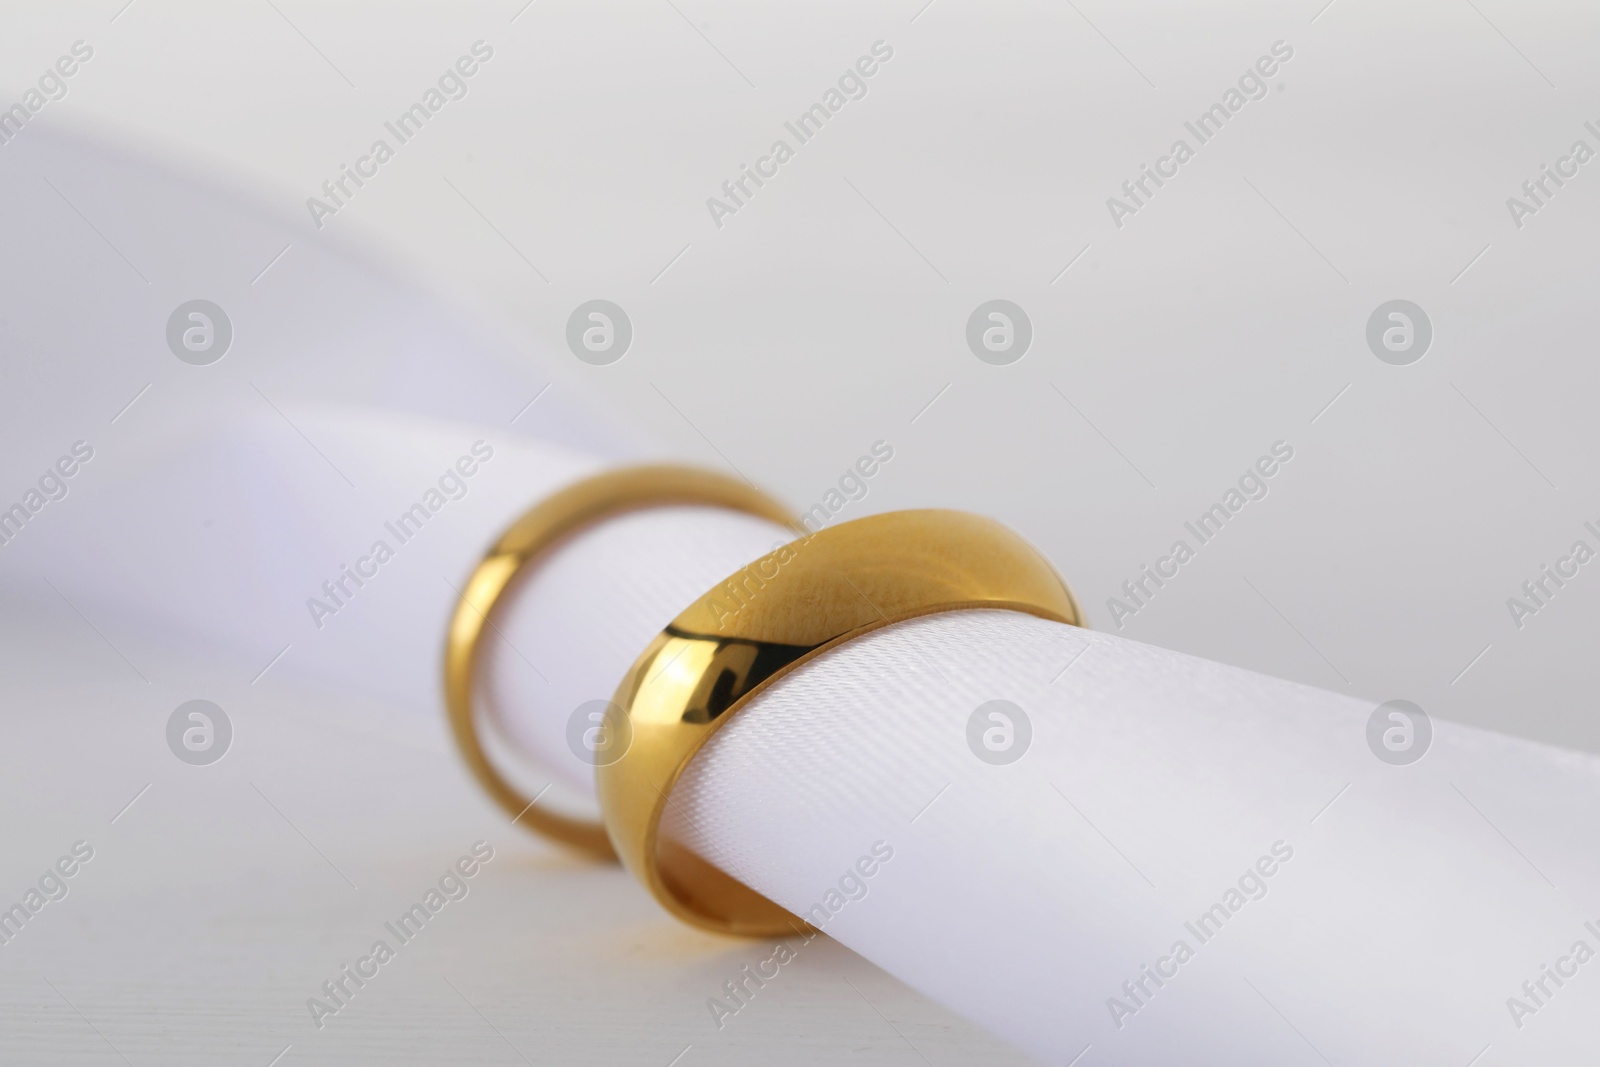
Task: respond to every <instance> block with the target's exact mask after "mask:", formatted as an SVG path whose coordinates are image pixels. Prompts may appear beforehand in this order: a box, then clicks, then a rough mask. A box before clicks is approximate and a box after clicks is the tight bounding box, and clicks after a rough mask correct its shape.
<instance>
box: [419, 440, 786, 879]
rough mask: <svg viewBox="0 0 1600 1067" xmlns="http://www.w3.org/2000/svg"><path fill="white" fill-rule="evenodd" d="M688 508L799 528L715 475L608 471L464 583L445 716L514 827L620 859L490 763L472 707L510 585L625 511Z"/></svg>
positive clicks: (515, 528) (762, 498) (525, 518)
mask: <svg viewBox="0 0 1600 1067" xmlns="http://www.w3.org/2000/svg"><path fill="white" fill-rule="evenodd" d="M685 504H687V505H702V506H710V507H720V508H727V509H729V510H733V511H742V512H746V513H748V514H751V515H756V516H759V517H760V518H764V519H769V520H771V521H773V522H776V523H780V524H782V525H785V526H789V525H792V524H793V521H794V520H793V518H792V516H791V514H790V512H789V511H788V510H787V509H786V508H785V507H784V506H783V505H782V504H780V503H779V502H778V501H776V500H774V499H773V498H772V497H769V496H767V495H766V494H765V493H762V492H761V491H760V490H758V489H755V488H753V487H751V486H750V485H747V484H746V483H744V482H742V481H739V480H737V479H734V478H731V477H728V476H725V475H721V474H716V473H714V472H711V471H704V470H698V469H695V468H692V467H679V466H668V465H659V466H640V467H624V468H621V469H617V470H609V471H605V472H603V473H601V474H596V475H593V476H591V477H588V478H584V479H582V480H581V481H578V482H574V483H573V484H572V485H569V486H567V487H566V488H564V489H561V490H559V491H557V492H555V493H553V494H551V495H550V496H548V497H546V498H545V499H544V500H541V501H540V502H539V503H538V504H536V505H534V506H533V507H532V508H530V509H529V510H528V511H527V512H525V513H524V514H523V515H522V516H521V517H520V518H519V519H517V520H516V521H515V522H514V523H512V524H511V526H510V527H509V528H508V529H507V530H506V532H505V533H504V534H502V535H501V537H500V539H499V540H498V541H496V542H495V543H494V545H493V547H491V548H490V549H489V551H488V553H487V554H486V555H485V556H484V557H483V559H482V560H481V561H480V562H479V563H478V565H477V567H476V568H474V570H473V572H472V576H471V577H470V578H468V579H467V585H466V588H465V589H464V590H463V592H462V595H461V597H460V599H459V600H458V601H457V602H456V608H455V613H454V614H453V615H452V617H451V619H450V628H449V630H448V632H447V634H446V637H445V655H444V695H445V708H446V712H447V714H448V716H449V720H450V732H451V734H452V735H454V737H455V740H456V746H457V747H458V748H459V749H460V750H461V755H462V756H463V758H465V760H466V763H467V767H468V769H469V770H471V772H472V775H473V777H474V778H476V779H477V780H478V783H479V784H480V785H482V786H483V788H484V789H486V790H487V791H488V793H489V795H490V796H491V797H493V798H494V800H495V802H496V803H498V804H499V805H500V807H501V808H503V809H504V810H505V811H507V812H508V813H510V814H511V816H512V818H513V821H514V822H521V823H523V824H526V825H528V826H531V827H532V828H533V829H534V830H537V831H538V832H539V833H542V834H544V835H545V836H547V837H551V838H554V839H556V840H557V841H561V842H563V843H565V844H567V845H571V846H572V847H574V848H576V849H579V850H580V851H583V852H587V853H589V854H591V855H594V856H598V857H601V858H604V859H610V858H613V857H614V855H615V853H614V852H613V850H612V848H611V842H610V839H609V838H608V837H607V835H606V830H605V827H604V826H602V825H601V824H600V823H598V822H595V821H593V820H589V819H582V818H574V817H572V816H568V815H563V814H561V813H560V812H557V811H553V810H549V809H548V808H537V807H535V806H534V798H529V797H527V796H525V795H523V793H522V791H521V790H520V789H518V788H517V787H516V786H515V785H514V784H512V782H510V781H509V780H508V779H507V778H506V777H505V776H504V775H503V774H501V773H500V771H499V769H498V768H496V767H495V765H494V763H493V762H492V761H491V760H490V759H489V756H488V753H487V752H486V751H485V749H484V746H483V743H482V740H481V739H480V737H479V735H478V723H477V716H476V714H475V711H474V705H473V689H474V682H475V674H476V670H477V662H478V650H479V644H480V641H481V640H482V637H483V633H484V630H485V628H486V627H489V626H492V625H493V621H492V620H493V617H494V614H495V608H496V605H497V604H498V602H499V601H500V598H501V595H502V594H503V593H504V592H505V590H506V588H507V587H508V586H509V585H510V584H511V582H512V580H513V579H515V578H516V576H517V575H518V574H519V573H521V572H522V570H523V569H524V568H525V567H528V566H529V565H530V564H534V563H536V562H537V561H538V560H539V559H540V558H541V557H543V556H545V555H546V554H547V553H549V552H550V551H551V550H552V549H554V548H556V547H557V546H559V545H560V544H561V543H562V542H563V541H564V540H565V539H566V538H568V537H570V536H572V535H573V534H576V533H578V532H580V531H582V530H584V529H586V528H587V527H590V526H592V525H594V524H595V523H598V522H601V521H604V520H605V519H609V518H613V517H615V516H617V515H621V514H624V513H626V512H631V511H639V510H642V509H645V508H655V507H670V506H674V505H685Z"/></svg>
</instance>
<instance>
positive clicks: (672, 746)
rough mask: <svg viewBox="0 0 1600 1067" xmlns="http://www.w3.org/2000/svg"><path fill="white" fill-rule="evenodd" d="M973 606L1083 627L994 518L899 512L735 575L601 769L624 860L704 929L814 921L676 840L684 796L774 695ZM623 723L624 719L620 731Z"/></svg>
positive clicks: (685, 638) (632, 687) (697, 614)
mask: <svg viewBox="0 0 1600 1067" xmlns="http://www.w3.org/2000/svg"><path fill="white" fill-rule="evenodd" d="M963 608H1003V609H1008V610H1011V611H1021V612H1026V613H1028V614H1030V615H1036V616H1039V617H1040V618H1045V619H1052V620H1055V621H1057V622H1064V623H1069V624H1071V625H1074V626H1076V625H1080V624H1081V622H1080V620H1081V618H1082V615H1081V613H1080V612H1079V610H1078V605H1077V603H1076V602H1075V601H1074V600H1073V598H1072V593H1071V591H1069V590H1068V588H1067V586H1066V583H1065V582H1063V581H1062V580H1061V577H1060V576H1059V575H1058V574H1057V573H1056V572H1055V569H1054V568H1053V567H1051V565H1050V563H1049V562H1048V561H1047V560H1046V559H1045V558H1044V557H1043V556H1042V555H1040V553H1039V552H1038V551H1037V550H1036V549H1034V548H1033V546H1032V545H1030V544H1028V542H1026V541H1025V540H1023V539H1022V538H1021V537H1020V536H1019V535H1017V534H1015V533H1013V532H1012V531H1011V530H1009V529H1007V528H1006V527H1004V526H1002V525H1000V524H999V523H997V522H994V521H993V520H990V519H986V518H983V517H981V516H978V515H971V514H967V513H965V512H960V511H936V510H925V511H898V512H890V513H887V514H883V515H874V516H871V517H869V518H864V519H857V520H855V521H853V522H846V523H841V524H839V525H837V526H830V527H826V528H824V529H822V530H820V531H818V532H816V533H813V534H809V535H807V536H805V537H802V538H801V539H800V540H798V541H795V542H792V543H790V544H788V545H785V546H783V547H782V548H779V549H777V550H776V551H774V552H772V553H771V554H769V555H767V556H763V557H762V558H761V559H759V560H757V561H756V562H754V563H752V564H750V565H749V566H746V567H744V568H743V569H741V570H739V571H737V572H735V573H734V574H733V575H732V576H730V577H729V578H728V579H727V580H726V581H724V582H722V583H721V584H719V585H718V586H717V587H716V588H714V589H712V590H711V591H710V592H708V593H706V594H705V595H704V596H702V597H701V598H700V599H699V600H697V601H695V602H694V603H693V604H691V605H690V606H689V607H688V608H687V609H686V610H685V611H684V612H683V613H682V614H680V615H679V616H678V617H677V618H676V619H674V620H673V621H672V623H671V624H670V625H668V626H667V628H666V629H665V630H663V631H662V632H661V633H660V634H659V635H657V637H656V638H655V640H654V641H652V642H651V643H650V646H649V647H648V648H646V649H645V651H644V653H643V655H641V656H640V657H639V659H638V660H637V661H636V662H635V663H634V665H633V667H632V668H631V669H630V670H629V671H628V673H627V675H626V676H625V677H624V678H623V681H622V684H621V686H620V687H619V688H618V689H617V695H616V698H615V701H614V703H615V704H616V706H617V708H619V709H621V711H622V714H624V715H626V716H627V719H628V722H627V724H626V726H627V727H631V732H632V743H631V745H630V747H629V748H628V750H627V752H626V754H625V755H623V756H622V757H621V758H620V759H618V760H617V761H615V762H614V763H610V764H608V765H605V766H601V767H598V768H597V769H596V775H595V782H596V785H597V787H598V790H599V795H600V810H601V814H602V817H603V818H604V820H605V825H606V827H607V829H608V830H609V832H610V835H611V840H612V843H613V844H614V845H615V847H616V852H617V854H618V855H619V856H620V857H621V859H622V862H623V864H624V865H625V866H626V867H627V868H628V869H629V870H631V871H632V872H633V873H634V874H635V875H636V876H637V877H638V878H639V880H640V881H642V882H643V883H644V884H645V886H646V887H648V888H649V890H650V892H651V893H652V894H653V895H654V896H655V898H656V899H657V900H658V901H659V902H660V903H661V904H662V905H663V906H665V907H666V908H667V910H668V911H670V912H672V913H673V914H674V915H676V916H678V917H679V918H680V919H683V920H684V921H686V922H688V923H691V924H693V925H695V926H700V927H704V928H706V929H709V930H716V931H720V932H723V933H729V934H740V935H747V936H754V937H766V936H773V935H778V934H786V933H794V932H798V931H800V930H802V929H804V928H806V925H807V924H806V923H804V921H803V920H801V919H799V918H797V917H796V916H794V915H792V914H790V913H789V912H788V911H786V910H785V909H784V908H782V907H780V906H779V905H777V904H775V903H773V902H772V901H771V900H768V899H767V898H766V897H763V896H761V895H760V894H759V893H757V892H756V891H755V890H753V889H751V888H749V887H748V886H745V885H743V884H742V883H740V882H738V881H736V880H735V879H734V878H732V877H731V876H730V875H727V874H724V873H723V872H722V871H719V870H718V869H716V868H715V867H713V866H711V865H710V864H709V863H707V862H705V860H703V859H701V858H700V857H698V856H697V855H695V854H694V853H693V852H691V851H690V850H689V849H688V848H686V847H685V846H684V845H683V844H681V843H679V842H675V841H670V840H662V839H661V837H660V833H659V831H660V824H661V815H662V812H663V811H664V810H665V808H666V806H667V798H668V797H669V795H670V794H671V792H672V787H673V786H674V784H676V782H677V781H678V778H679V777H680V776H681V775H682V774H683V770H684V768H685V767H686V766H688V764H689V761H690V760H691V759H693V758H694V755H695V753H696V752H698V751H699V750H700V748H701V746H703V745H704V744H705V743H706V742H707V741H708V740H710V738H711V735H712V734H713V733H714V732H715V731H716V730H717V728H718V727H720V726H722V725H723V724H724V723H726V722H727V721H728V720H729V719H731V718H733V715H734V713H736V712H737V711H739V709H740V708H742V707H744V706H745V705H746V704H748V703H749V702H750V699H751V698H752V697H754V696H755V695H756V694H757V693H760V692H761V691H762V690H763V689H764V688H766V687H767V686H768V685H771V684H772V683H773V682H774V681H776V680H777V679H779V678H781V677H783V676H784V675H785V674H787V673H788V672H789V671H792V670H794V669H795V668H797V667H799V666H800V665H801V664H803V663H806V662H807V661H809V660H811V659H814V658H815V657H817V656H818V655H820V654H821V653H823V652H825V651H827V650H828V649H830V648H833V647H834V646H835V645H839V644H842V643H843V642H845V641H848V640H850V639H851V638H853V637H858V636H860V635H861V634H864V633H867V632H869V631H871V630H876V629H878V628H879V627H881V626H887V625H889V624H890V623H895V622H900V621H902V620H904V619H911V618H915V617H917V616H919V615H928V614H932V613H934V612H941V611H956V610H960V609H963ZM619 725H620V724H619Z"/></svg>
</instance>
